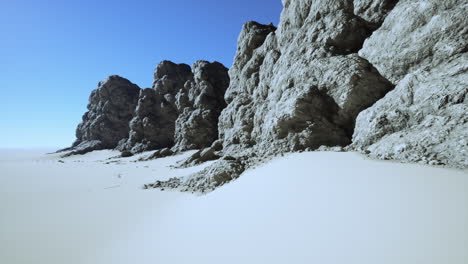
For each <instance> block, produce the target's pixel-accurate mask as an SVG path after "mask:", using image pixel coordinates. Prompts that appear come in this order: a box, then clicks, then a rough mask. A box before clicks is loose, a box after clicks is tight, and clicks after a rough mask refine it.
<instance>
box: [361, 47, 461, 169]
mask: <svg viewBox="0 0 468 264" xmlns="http://www.w3.org/2000/svg"><path fill="white" fill-rule="evenodd" d="M467 95H468V54H466V53H465V54H462V55H458V56H454V57H452V58H451V59H449V60H447V62H444V63H442V64H440V65H438V66H437V67H434V68H431V69H420V70H417V71H415V72H413V73H411V74H409V75H407V76H406V77H405V78H404V79H403V80H402V81H400V82H399V84H398V86H397V87H396V88H395V90H394V91H392V92H390V93H389V94H387V96H385V98H384V99H382V100H380V101H379V102H377V103H376V104H375V105H374V106H372V107H371V108H369V109H367V110H365V111H363V112H362V113H361V114H360V115H359V117H358V119H357V123H356V131H355V133H354V138H353V146H354V147H355V148H356V149H358V150H361V151H364V152H366V153H368V154H369V155H370V156H371V157H373V158H380V159H395V160H400V161H410V162H420V163H426V164H431V165H449V166H451V167H459V168H467V167H468V96H467Z"/></svg>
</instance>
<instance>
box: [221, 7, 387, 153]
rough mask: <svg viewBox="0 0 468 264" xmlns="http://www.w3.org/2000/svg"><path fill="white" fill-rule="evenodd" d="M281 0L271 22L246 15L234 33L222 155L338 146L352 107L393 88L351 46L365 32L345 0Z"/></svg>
mask: <svg viewBox="0 0 468 264" xmlns="http://www.w3.org/2000/svg"><path fill="white" fill-rule="evenodd" d="M283 4H284V6H285V8H284V11H283V13H282V15H281V23H280V25H279V28H278V29H277V30H275V29H274V28H273V27H272V26H264V25H260V24H258V23H254V22H249V23H246V24H245V25H244V27H243V30H242V32H241V34H240V36H239V40H238V47H239V48H238V53H237V54H236V57H235V59H234V65H233V67H232V68H231V69H230V70H229V75H230V77H231V83H230V85H229V88H228V90H227V92H226V96H225V98H226V101H227V102H228V103H229V104H228V106H227V108H226V109H225V110H224V111H223V112H222V114H221V117H220V121H219V131H220V138H222V139H223V144H224V149H225V152H226V154H228V155H232V156H236V155H240V156H243V155H246V152H247V153H248V152H254V153H256V154H258V155H271V154H277V153H281V152H287V151H298V150H303V149H307V148H311V149H315V148H318V147H319V146H321V145H328V146H335V145H340V146H345V145H347V144H349V143H350V142H351V135H352V133H353V129H354V121H355V118H356V116H357V115H358V113H359V112H360V111H362V110H364V109H365V108H367V107H369V106H371V105H372V104H373V103H375V102H376V101H377V100H379V99H380V98H382V97H383V96H384V95H385V94H386V93H387V92H388V91H389V90H391V89H392V88H393V86H392V84H391V83H390V82H388V81H387V80H385V79H384V78H382V77H381V76H380V74H379V73H378V71H377V70H376V69H375V68H374V67H373V66H372V65H370V64H369V63H368V62H367V61H366V60H364V59H362V58H360V57H359V56H357V54H352V52H353V51H357V50H358V49H359V48H360V46H361V45H362V42H363V41H364V39H365V37H366V36H367V33H366V30H367V29H366V26H365V25H364V23H363V22H362V21H361V19H359V18H358V17H357V16H355V15H354V9H353V8H354V7H353V3H352V1H333V2H330V1H283ZM268 31H269V32H270V33H268V34H266V33H265V32H268ZM252 43H255V45H252ZM349 53H351V54H349Z"/></svg>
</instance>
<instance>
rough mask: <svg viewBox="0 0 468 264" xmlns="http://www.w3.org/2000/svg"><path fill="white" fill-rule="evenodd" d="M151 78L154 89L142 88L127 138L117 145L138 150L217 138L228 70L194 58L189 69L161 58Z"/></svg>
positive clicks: (184, 146)
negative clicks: (152, 78) (195, 60)
mask: <svg viewBox="0 0 468 264" xmlns="http://www.w3.org/2000/svg"><path fill="white" fill-rule="evenodd" d="M154 79H155V80H154V83H153V88H152V89H143V90H141V92H140V96H139V99H138V105H137V108H136V110H135V116H134V118H133V119H132V120H131V122H130V129H131V131H130V137H129V139H128V140H123V141H122V142H121V144H120V146H119V149H121V150H123V151H130V152H132V153H138V152H142V151H146V150H153V149H162V148H168V147H169V148H171V147H172V148H173V149H174V151H182V150H188V149H196V148H203V147H208V146H210V145H211V144H212V143H213V141H215V140H216V139H217V138H218V131H217V125H218V117H219V114H220V113H221V110H222V109H223V108H224V107H225V105H226V103H225V102H224V93H225V91H226V88H227V87H228V85H229V76H228V74H227V68H226V67H224V66H223V65H222V64H221V63H218V62H213V63H209V62H207V61H197V62H195V63H194V65H193V69H191V68H190V66H188V65H186V64H175V63H172V62H170V61H163V62H161V63H160V64H159V65H158V66H157V68H156V71H155V74H154Z"/></svg>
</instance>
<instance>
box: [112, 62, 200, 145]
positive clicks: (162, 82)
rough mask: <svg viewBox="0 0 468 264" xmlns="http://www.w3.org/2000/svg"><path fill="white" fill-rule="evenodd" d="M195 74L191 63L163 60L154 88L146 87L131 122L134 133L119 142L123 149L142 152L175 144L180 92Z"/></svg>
mask: <svg viewBox="0 0 468 264" xmlns="http://www.w3.org/2000/svg"><path fill="white" fill-rule="evenodd" d="M191 78H192V71H191V69H190V66H188V65H187V64H175V63H173V62H170V61H163V62H161V63H160V64H159V65H158V66H157V67H156V70H155V73H154V82H153V87H152V89H150V88H147V89H143V90H141V92H140V95H139V98H138V104H137V107H136V110H135V115H134V117H133V118H132V120H131V122H130V130H131V131H130V137H129V138H128V140H126V141H125V140H124V141H123V142H121V144H120V145H119V149H120V150H122V151H130V152H132V153H138V152H142V151H146V150H152V149H158V148H167V147H172V145H173V144H174V131H175V121H176V119H177V117H178V115H179V112H178V109H177V106H176V95H177V93H178V92H179V91H180V90H181V89H183V87H184V84H185V83H186V82H187V81H188V80H190V79H191Z"/></svg>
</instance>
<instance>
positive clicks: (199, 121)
mask: <svg viewBox="0 0 468 264" xmlns="http://www.w3.org/2000/svg"><path fill="white" fill-rule="evenodd" d="M282 3H283V6H284V10H283V12H282V14H281V20H280V24H279V26H278V28H276V27H275V26H273V25H271V24H270V25H262V24H259V23H256V22H247V23H246V24H244V26H243V28H242V31H241V33H240V35H239V38H238V46H237V52H236V55H235V58H234V63H233V66H232V67H231V68H230V69H229V72H228V70H227V69H226V68H225V67H224V66H223V65H221V64H220V63H217V62H214V63H209V62H206V61H198V62H196V63H195V64H194V65H193V67H192V68H191V67H190V66H188V65H185V64H174V63H172V62H169V61H164V62H162V63H161V64H160V65H159V66H158V67H157V68H156V71H155V81H154V84H153V87H152V88H151V89H142V90H140V89H139V88H138V87H136V86H135V85H133V84H131V83H130V82H128V81H126V80H125V81H126V82H124V81H123V80H124V79H123V80H121V79H116V80H113V78H114V79H115V78H117V77H111V78H110V79H109V80H108V81H106V82H105V83H103V84H100V88H99V89H98V90H97V92H93V94H92V96H91V102H90V105H89V106H88V107H89V109H90V111H89V112H88V113H87V114H86V115H85V117H84V118H83V120H84V121H83V123H82V124H81V125H80V126H79V128H78V132H79V133H77V136H78V140H77V142H76V143H75V145H74V146H75V148H77V149H75V151H77V152H76V153H82V152H86V151H89V150H92V149H98V148H113V147H115V146H117V145H118V148H119V149H121V150H122V151H124V152H123V153H124V154H125V156H127V155H131V154H133V153H137V152H141V151H145V150H152V149H160V150H158V151H156V152H154V154H153V155H152V157H151V158H158V157H163V156H166V155H172V154H173V153H176V152H179V151H184V150H188V149H199V151H198V152H196V153H195V154H193V155H192V156H191V157H189V158H188V159H187V160H186V161H184V162H182V165H181V166H192V165H195V164H199V163H201V162H205V161H208V160H214V159H218V161H216V162H215V163H213V164H212V165H211V166H208V167H207V168H206V169H204V170H203V171H202V172H200V173H196V174H194V175H189V176H187V177H185V178H181V179H171V180H169V181H167V182H156V183H154V184H148V185H146V186H145V187H146V188H175V189H179V190H183V191H192V192H207V191H210V190H213V189H214V188H216V187H219V186H221V185H222V184H224V183H226V182H228V181H230V180H232V179H235V178H237V177H238V176H239V175H240V174H241V173H242V172H243V171H244V170H245V169H248V168H249V167H251V166H254V165H255V164H258V163H259V162H262V161H264V160H266V159H269V158H270V157H272V156H274V155H278V154H282V153H284V152H291V151H303V150H323V149H331V150H340V151H341V150H358V151H362V152H363V153H367V154H368V155H370V156H371V157H375V158H381V159H396V160H400V161H411V162H423V163H428V164H434V165H437V164H444V165H448V166H451V167H459V168H466V167H468V161H467V160H468V117H467V116H468V115H467V113H468V99H467V94H468V74H467V71H468V55H467V51H468V29H467V27H466V25H467V22H468V19H467V18H466V15H465V14H466V13H468V3H466V1H462V0H447V1H439V0H400V1H397V0H354V1H353V0H333V1H329V0H283V1H282ZM111 79H112V80H111ZM101 86H102V87H101ZM109 87H120V88H118V89H117V88H116V89H115V90H116V92H115V94H116V95H119V96H123V97H122V98H119V99H118V100H117V99H116V98H115V97H114V95H112V96H111V95H109V92H107V93H104V91H107V90H108V89H110V88H109ZM113 89H114V88H112V89H110V90H113ZM100 91H102V92H103V93H104V94H105V95H100V93H101V92H100ZM97 94H99V96H98V95H97ZM113 94H114V93H113ZM108 101H109V102H108ZM110 115H116V116H110ZM104 117H105V118H104ZM130 119H131V120H130ZM109 132H111V133H109ZM117 142H119V143H118V144H117Z"/></svg>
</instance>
